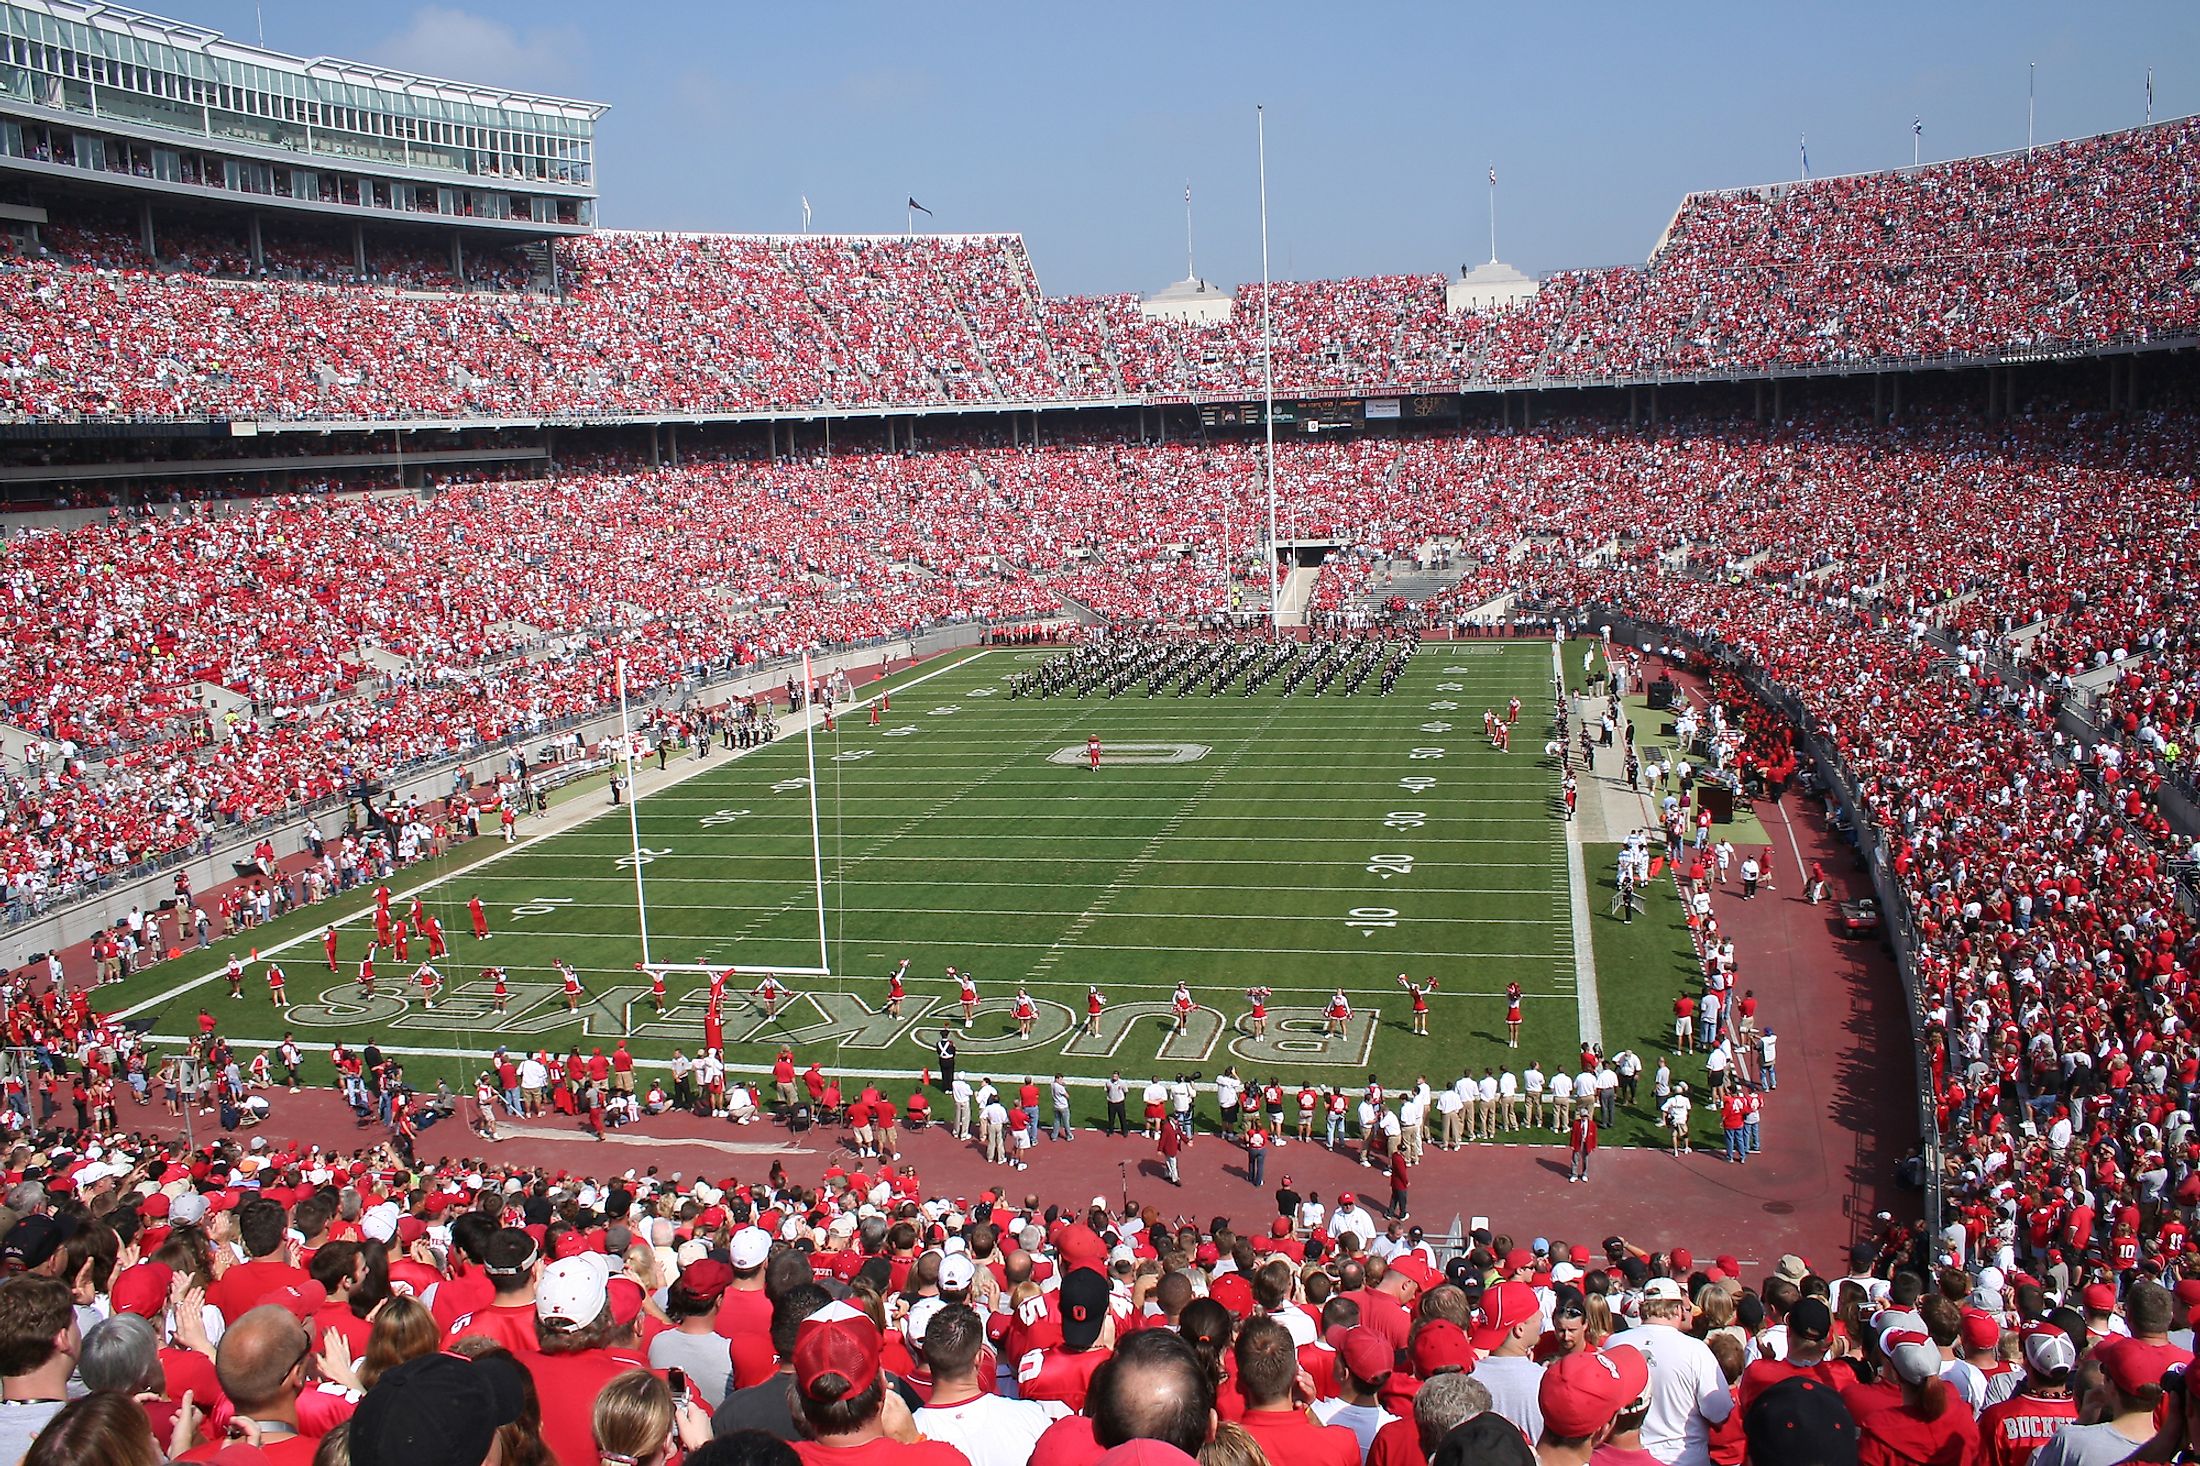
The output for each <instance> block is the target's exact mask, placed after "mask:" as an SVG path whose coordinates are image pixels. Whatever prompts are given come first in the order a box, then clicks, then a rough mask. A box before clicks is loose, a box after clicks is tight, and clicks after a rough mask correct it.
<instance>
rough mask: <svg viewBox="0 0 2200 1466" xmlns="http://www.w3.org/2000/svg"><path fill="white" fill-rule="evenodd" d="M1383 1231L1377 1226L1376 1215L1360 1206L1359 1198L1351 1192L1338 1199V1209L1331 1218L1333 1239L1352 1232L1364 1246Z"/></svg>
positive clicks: (1330, 1233) (1330, 1225)
mask: <svg viewBox="0 0 2200 1466" xmlns="http://www.w3.org/2000/svg"><path fill="white" fill-rule="evenodd" d="M1382 1230H1383V1229H1382V1228H1380V1227H1378V1226H1376V1225H1375V1217H1374V1214H1373V1213H1372V1212H1370V1211H1369V1210H1368V1209H1367V1208H1366V1207H1364V1206H1361V1205H1360V1199H1359V1197H1357V1196H1355V1195H1354V1194H1353V1193H1351V1192H1349V1191H1346V1192H1343V1193H1341V1194H1340V1195H1339V1196H1338V1197H1337V1209H1336V1211H1334V1212H1332V1213H1331V1214H1330V1217H1329V1235H1330V1236H1331V1237H1342V1236H1343V1235H1344V1234H1345V1233H1347V1232H1350V1233H1352V1234H1353V1235H1354V1236H1356V1237H1358V1238H1359V1239H1360V1241H1361V1242H1362V1243H1363V1244H1364V1243H1368V1242H1372V1241H1374V1240H1375V1239H1376V1238H1377V1237H1379V1236H1381V1235H1382Z"/></svg>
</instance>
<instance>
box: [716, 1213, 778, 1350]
mask: <svg viewBox="0 0 2200 1466" xmlns="http://www.w3.org/2000/svg"><path fill="white" fill-rule="evenodd" d="M771 1253H772V1238H771V1233H769V1232H767V1231H765V1230H764V1229H763V1228H761V1227H743V1228H742V1229H741V1230H740V1231H738V1232H736V1233H734V1234H733V1240H732V1241H731V1242H730V1243H729V1244H728V1245H727V1248H726V1256H727V1258H728V1259H729V1260H730V1261H731V1262H732V1263H733V1282H732V1284H731V1285H729V1286H728V1287H727V1289H726V1291H725V1295H724V1297H722V1298H721V1299H720V1300H719V1304H718V1332H719V1333H721V1334H723V1335H724V1336H725V1337H727V1338H729V1339H739V1338H742V1337H744V1336H745V1337H748V1338H754V1339H761V1338H765V1337H767V1336H769V1335H770V1333H771V1327H772V1300H771V1298H770V1296H769V1295H767V1294H766V1293H765V1291H764V1264H765V1263H766V1262H768V1261H769V1260H770V1259H771Z"/></svg>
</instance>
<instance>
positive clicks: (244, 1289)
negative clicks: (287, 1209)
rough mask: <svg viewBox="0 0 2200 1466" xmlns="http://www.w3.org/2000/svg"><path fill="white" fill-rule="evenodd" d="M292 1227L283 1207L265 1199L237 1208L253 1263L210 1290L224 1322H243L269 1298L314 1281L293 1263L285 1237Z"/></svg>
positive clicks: (240, 1235) (233, 1270) (239, 1225)
mask: <svg viewBox="0 0 2200 1466" xmlns="http://www.w3.org/2000/svg"><path fill="white" fill-rule="evenodd" d="M289 1226H290V1219H289V1217H288V1216H287V1215H286V1214H285V1213H284V1211H283V1208H282V1206H281V1204H280V1203H278V1202H273V1201H269V1200H267V1199H266V1198H265V1197H255V1198H254V1199H252V1200H251V1201H248V1202H246V1203H245V1204H244V1205H243V1206H241V1207H239V1208H237V1235H238V1240H239V1241H241V1242H242V1243H243V1244H244V1250H245V1251H246V1252H247V1253H248V1254H250V1256H251V1259H252V1260H251V1261H250V1262H240V1263H238V1264H237V1265H236V1266H235V1267H232V1268H230V1269H229V1270H228V1271H227V1272H225V1273H223V1274H222V1275H221V1276H220V1277H219V1278H216V1279H215V1280H214V1284H213V1286H212V1287H210V1288H208V1289H207V1290H206V1301H207V1302H209V1303H211V1304H213V1305H214V1306H215V1307H216V1308H218V1309H220V1310H221V1313H222V1317H223V1318H242V1317H244V1316H245V1314H246V1313H247V1312H248V1311H250V1310H251V1309H252V1308H254V1307H256V1306H258V1304H259V1302H260V1300H261V1299H263V1298H265V1297H267V1295H268V1294H270V1293H273V1292H276V1291H277V1290H279V1289H282V1288H288V1287H291V1286H293V1285H294V1284H306V1283H311V1282H312V1281H313V1279H312V1278H311V1277H310V1276H309V1275H308V1274H307V1273H306V1271H305V1269H304V1268H301V1267H297V1266H294V1265H293V1264H292V1263H291V1261H290V1257H289V1247H288V1245H287V1243H288V1239H287V1238H286V1236H285V1233H286V1232H287V1230H288V1228H289Z"/></svg>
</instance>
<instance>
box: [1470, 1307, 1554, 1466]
mask: <svg viewBox="0 0 2200 1466" xmlns="http://www.w3.org/2000/svg"><path fill="white" fill-rule="evenodd" d="M1542 1336H1543V1304H1542V1302H1541V1301H1540V1300H1539V1299H1538V1298H1537V1297H1536V1296H1535V1289H1533V1288H1531V1287H1529V1286H1528V1285H1527V1284H1526V1283H1492V1284H1491V1285H1490V1286H1489V1289H1488V1290H1487V1291H1486V1292H1484V1293H1483V1295H1482V1314H1481V1323H1480V1324H1479V1325H1477V1326H1476V1328H1475V1330H1474V1334H1473V1344H1474V1347H1475V1348H1476V1349H1478V1350H1480V1351H1481V1352H1482V1356H1483V1357H1482V1360H1481V1362H1479V1363H1478V1364H1476V1365H1475V1366H1474V1377H1475V1378H1476V1379H1477V1380H1479V1381H1481V1383H1482V1384H1483V1386H1484V1387H1485V1388H1487V1389H1488V1390H1489V1392H1490V1410H1491V1412H1492V1413H1493V1414H1497V1415H1502V1416H1503V1417H1504V1418H1505V1419H1507V1420H1509V1421H1511V1422H1512V1423H1513V1425H1514V1426H1515V1427H1517V1428H1518V1429H1519V1431H1520V1432H1521V1434H1523V1435H1525V1436H1527V1437H1528V1439H1530V1440H1534V1439H1535V1438H1536V1437H1537V1436H1539V1435H1541V1434H1542V1433H1543V1406H1542V1404H1541V1403H1540V1400H1539V1398H1538V1392H1539V1391H1540V1390H1541V1389H1542V1388H1543V1366H1542V1365H1540V1364H1538V1363H1536V1362H1535V1360H1533V1359H1531V1358H1530V1357H1529V1355H1530V1354H1531V1353H1533V1352H1534V1349H1535V1345H1536V1340H1538V1339H1540V1338H1541V1337H1542Z"/></svg>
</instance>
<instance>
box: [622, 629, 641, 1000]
mask: <svg viewBox="0 0 2200 1466" xmlns="http://www.w3.org/2000/svg"><path fill="white" fill-rule="evenodd" d="M615 665H616V667H617V668H618V679H619V752H620V755H621V757H623V758H624V759H625V760H626V829H627V834H628V836H629V837H630V838H631V839H632V841H633V845H634V849H633V860H634V915H635V918H636V919H637V920H638V921H639V922H640V923H641V927H642V966H644V967H647V966H649V897H648V896H647V895H646V894H644V892H643V890H642V812H641V803H642V798H641V790H640V788H638V787H637V786H636V784H635V782H634V735H633V734H632V733H630V732H629V731H628V730H627V722H626V658H624V657H620V658H619V659H618V661H617V662H616V664H615Z"/></svg>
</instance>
